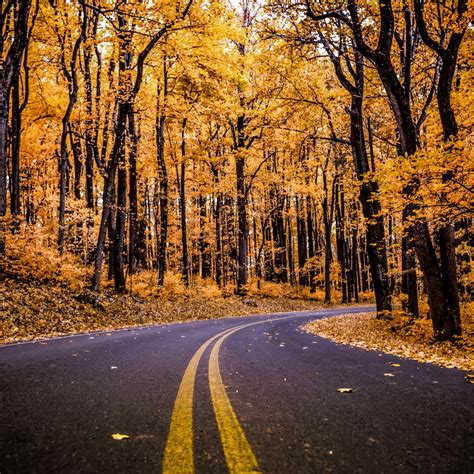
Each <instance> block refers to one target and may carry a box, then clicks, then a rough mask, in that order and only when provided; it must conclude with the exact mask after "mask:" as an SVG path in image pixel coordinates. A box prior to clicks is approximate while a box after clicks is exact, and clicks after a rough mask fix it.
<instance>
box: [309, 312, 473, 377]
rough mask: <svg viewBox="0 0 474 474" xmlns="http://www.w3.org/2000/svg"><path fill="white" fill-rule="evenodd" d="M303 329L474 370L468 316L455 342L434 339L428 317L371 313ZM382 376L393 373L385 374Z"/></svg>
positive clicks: (342, 340)
mask: <svg viewBox="0 0 474 474" xmlns="http://www.w3.org/2000/svg"><path fill="white" fill-rule="evenodd" d="M303 329H304V330H306V331H308V332H311V333H313V334H317V335H318V336H322V337H326V338H328V339H331V340H333V341H335V342H338V343H342V344H349V345H351V346H355V347H361V348H363V349H368V350H373V351H381V352H386V353H389V354H394V355H397V356H400V357H406V358H410V359H415V360H418V361H420V362H431V363H433V364H437V365H440V366H443V367H449V368H458V369H462V370H468V371H473V370H474V355H473V347H474V343H473V337H472V336H473V324H472V321H471V320H470V318H469V317H468V316H467V315H466V316H465V317H464V318H463V329H464V335H463V337H461V338H459V339H458V340H457V341H455V342H438V341H435V340H434V339H433V336H432V335H433V331H432V329H431V322H430V321H429V320H426V319H419V320H416V321H415V322H411V321H410V320H409V319H408V318H402V317H397V318H394V319H392V320H379V319H376V318H375V315H374V313H364V314H347V315H343V316H336V317H332V318H326V319H318V320H317V321H313V322H312V323H309V324H307V325H305V326H304V327H303ZM392 366H393V367H398V364H395V363H394V364H392ZM384 375H385V376H386V377H391V376H392V374H388V373H387V374H384Z"/></svg>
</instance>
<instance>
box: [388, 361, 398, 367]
mask: <svg viewBox="0 0 474 474" xmlns="http://www.w3.org/2000/svg"><path fill="white" fill-rule="evenodd" d="M390 365H391V366H392V367H400V364H396V363H395V362H392V363H391V364H390Z"/></svg>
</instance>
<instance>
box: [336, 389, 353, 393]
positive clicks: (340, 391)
mask: <svg viewBox="0 0 474 474" xmlns="http://www.w3.org/2000/svg"><path fill="white" fill-rule="evenodd" d="M337 391H338V392H339V393H352V388H338V389H337Z"/></svg>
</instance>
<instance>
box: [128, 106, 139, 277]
mask: <svg viewBox="0 0 474 474" xmlns="http://www.w3.org/2000/svg"><path fill="white" fill-rule="evenodd" d="M128 135H129V138H130V149H129V153H128V164H129V178H128V179H129V192H128V202H129V207H130V212H129V231H128V273H129V274H130V275H133V274H134V273H135V272H136V271H137V265H138V257H137V254H138V250H137V249H138V227H139V225H138V187H137V152H138V133H137V127H136V123H135V113H134V111H133V110H132V111H131V112H130V113H129V114H128Z"/></svg>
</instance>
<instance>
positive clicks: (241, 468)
mask: <svg viewBox="0 0 474 474" xmlns="http://www.w3.org/2000/svg"><path fill="white" fill-rule="evenodd" d="M244 327H245V326H244ZM240 329H243V328H242V327H238V328H236V329H234V330H233V331H230V332H228V333H227V334H225V335H223V336H222V337H221V338H220V339H219V340H218V341H217V342H216V343H215V345H214V347H213V348H212V351H211V355H210V356H209V387H210V389H211V399H212V405H213V406H214V413H215V415H216V421H217V426H218V428H219V433H220V435H221V441H222V447H223V449H224V455H225V458H226V462H227V467H228V469H229V472H230V473H231V474H232V473H241V472H260V469H259V467H258V463H257V459H256V458H255V455H254V453H253V451H252V448H251V447H250V444H249V442H248V441H247V438H246V436H245V433H244V430H243V429H242V427H241V426H240V423H239V420H238V419H237V415H236V414H235V412H234V410H233V408H232V405H231V403H230V400H229V397H228V396H227V392H226V390H225V387H224V384H223V382H222V377H221V373H220V370H219V349H220V348H221V345H222V343H223V342H224V341H225V340H226V339H227V338H228V337H229V336H230V335H231V334H233V333H234V332H236V331H239V330H240Z"/></svg>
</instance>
